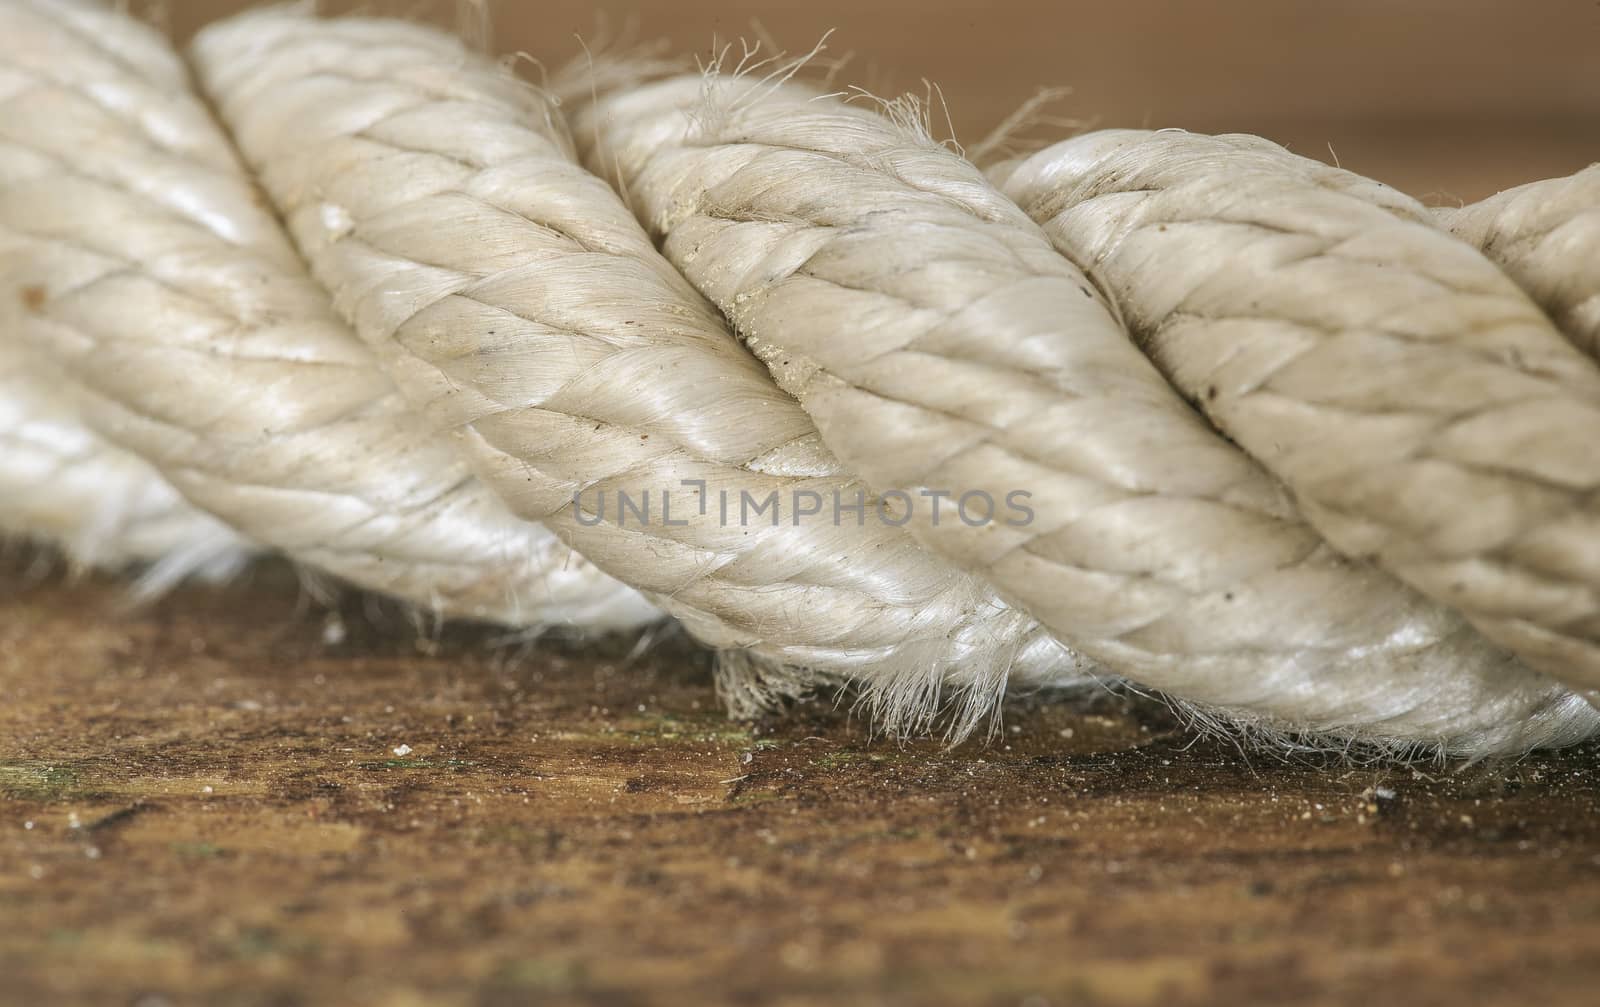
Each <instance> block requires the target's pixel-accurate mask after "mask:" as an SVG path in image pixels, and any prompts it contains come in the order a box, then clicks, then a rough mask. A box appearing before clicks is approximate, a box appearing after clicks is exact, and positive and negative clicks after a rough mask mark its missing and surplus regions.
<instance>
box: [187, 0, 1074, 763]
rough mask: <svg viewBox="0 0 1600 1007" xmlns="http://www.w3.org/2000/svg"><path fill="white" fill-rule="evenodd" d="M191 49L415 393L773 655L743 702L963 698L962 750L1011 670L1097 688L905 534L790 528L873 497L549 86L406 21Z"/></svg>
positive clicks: (704, 631)
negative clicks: (741, 505) (821, 685)
mask: <svg viewBox="0 0 1600 1007" xmlns="http://www.w3.org/2000/svg"><path fill="white" fill-rule="evenodd" d="M194 55H195V63H196V66H197V68H198V69H199V72H200V76H201V80H202V83H203V85H204V87H205V88H206V90H207V91H208V93H209V94H210V96H211V97H212V99H213V101H214V102H215V103H216V106H217V108H218V109H219V111H220V114H221V115H222V116H223V118H224V120H225V121H226V122H227V124H228V126H229V127H230V128H231V129H232V131H233V134H234V136H235V137H236V138H237V140H238V143H239V145H240V147H241V149H242V150H243V151H244V153H245V156H246V157H247V158H248V159H249V161H250V163H251V165H252V166H253V167H254V168H255V169H256V171H257V172H258V173H259V177H260V178H261V180H262V183H263V184H264V186H265V187H266V189H267V190H268V192H269V193H270V194H271V195H272V198H273V199H274V201H275V202H276V203H277V205H278V207H279V210H280V212H281V213H282V214H283V216H284V218H285V219H286V221H287V222H288V225H289V227H290V230H291V231H292V233H293V234H294V235H295V237H296V239H297V240H298V242H299V244H300V247H301V248H302V249H303V250H304V252H305V253H306V255H307V257H308V259H309V260H310V261H311V263H312V264H313V267H314V269H315V272H316V274H317V276H318V277H319V278H320V279H321V280H322V281H323V282H324V283H326V284H327V285H328V287H329V289H331V290H333V291H334V292H335V295H336V300H337V302H338V303H339V305H340V307H341V309H342V310H343V311H344V312H345V313H346V315H347V316H349V317H350V318H351V319H352V320H353V321H354V323H355V325H356V327H357V329H358V331H360V333H361V334H362V335H363V337H365V338H366V339H367V340H368V341H369V342H370V343H371V344H372V345H373V346H374V347H375V348H376V349H377V351H378V353H379V355H380V357H381V358H382V359H383V361H384V363H385V365H386V366H387V367H388V368H389V370H390V372H391V373H392V374H394V375H395V377H396V379H397V381H398V383H399V384H400V386H401V387H402V389H403V390H404V391H405V392H406V394H407V396H408V397H409V398H410V400H411V402H412V404H413V405H414V406H416V407H417V408H418V409H420V410H422V411H424V412H426V413H427V414H428V415H429V416H430V417H431V418H432V420H433V421H434V422H435V423H436V424H438V425H439V426H441V427H446V428H451V429H460V430H463V431H464V432H465V437H464V442H465V444H466V445H467V446H468V449H469V451H470V453H471V456H472V458H473V460H474V463H475V467H476V469H477V471H478V472H479V473H480V475H481V476H482V477H483V478H484V479H485V480H486V481H487V482H488V484H489V485H491V486H493V487H494V488H495V489H496V490H497V491H498V492H499V493H500V494H501V495H502V496H503V497H504V498H505V499H506V500H507V501H508V502H509V503H510V504H511V505H512V507H513V508H514V509H515V510H516V512H517V513H519V514H521V515H522V516H524V517H527V518H530V519H537V520H540V521H543V522H545V523H546V524H547V525H548V526H549V527H551V528H552V529H554V530H556V531H557V532H558V533H559V534H560V535H561V536H562V537H563V538H564V539H565V540H566V541H567V542H568V543H570V544H571V545H572V546H574V547H575V548H577V549H579V550H580V551H581V552H582V553H583V554H584V555H585V556H587V557H589V558H590V559H591V560H592V561H594V562H595V563H597V564H598V565H599V566H600V567H601V568H602V569H605V570H608V571H611V572H612V573H614V574H616V575H617V576H619V577H623V578H626V579H627V580H628V581H629V582H630V583H632V584H634V585H635V586H638V587H640V588H642V589H644V590H646V591H647V592H649V594H650V597H652V598H653V599H654V600H656V601H657V602H658V604H660V605H661V607H662V608H663V609H664V610H666V611H667V612H669V613H671V614H672V615H674V616H676V617H678V618H679V619H680V620H681V621H682V622H683V623H684V624H685V625H686V626H687V627H688V629H689V630H690V631H691V632H692V633H693V634H694V635H695V636H696V637H698V638H699V639H700V640H702V641H703V642H705V643H707V644H708V645H710V646H712V647H715V648H718V649H719V650H734V651H737V652H740V653H741V654H742V655H743V656H744V657H745V658H747V659H751V660H754V661H755V662H756V666H755V667H754V668H751V667H750V666H749V664H748V662H746V663H741V664H738V665H737V666H738V667H741V668H745V669H747V674H746V676H745V677H744V681H743V683H742V685H741V684H738V683H730V684H731V685H732V687H733V689H734V690H735V691H737V692H740V693H752V694H753V693H754V692H757V691H759V689H756V688H755V687H758V686H762V685H765V686H766V687H767V688H776V690H777V691H778V692H793V691H796V690H797V689H798V688H799V687H800V686H801V685H802V684H803V683H804V682H805V681H806V680H808V679H811V678H814V677H821V678H823V679H839V678H845V677H849V678H853V679H856V680H859V681H861V682H862V683H863V684H864V685H866V687H867V689H868V696H869V701H871V702H872V703H873V705H874V706H875V707H876V708H877V709H878V710H879V712H880V713H881V714H882V716H881V718H880V720H881V721H882V722H885V723H887V725H888V726H890V727H891V728H899V729H909V728H912V727H915V726H918V725H920V724H921V723H923V722H924V721H925V720H926V718H927V717H928V716H929V715H931V714H932V713H933V711H935V710H938V709H939V708H941V706H945V705H950V704H951V703H952V702H953V703H954V704H955V705H957V706H959V708H960V710H959V711H958V713H957V715H956V716H955V718H954V719H953V721H952V729H953V732H954V734H955V735H956V736H960V735H962V734H964V733H965V732H966V731H967V730H969V729H970V728H971V727H972V726H973V725H974V724H975V723H977V722H978V720H979V719H980V718H981V717H982V716H983V715H985V714H987V713H989V712H990V711H992V710H993V709H994V708H995V705H996V704H995V699H996V694H997V693H998V691H999V690H1001V689H1003V688H1004V686H1005V684H1006V682H1007V680H1008V678H1009V677H1012V676H1015V677H1016V678H1018V679H1020V680H1021V681H1023V682H1055V683H1061V682H1066V681H1072V680H1075V679H1077V678H1079V677H1081V671H1080V669H1079V665H1078V662H1077V661H1076V660H1075V659H1074V658H1073V657H1072V656H1071V655H1070V654H1069V653H1068V652H1067V651H1066V650H1065V649H1064V648H1062V647H1061V646H1060V645H1059V644H1057V643H1055V641H1054V640H1052V639H1051V638H1050V637H1049V636H1048V635H1047V634H1046V633H1044V632H1043V631H1042V630H1041V629H1040V628H1039V627H1038V625H1037V623H1035V622H1034V620H1033V619H1031V618H1030V617H1028V616H1027V615H1026V614H1025V613H1022V612H1019V611H1017V610H1016V609H1013V608H1010V607H1009V606H1007V605H1005V604H1004V603H1003V602H1001V601H1000V600H999V599H998V598H997V597H995V596H994V594H993V592H992V591H991V590H990V589H989V588H988V587H987V586H986V585H984V584H982V583H981V582H979V581H977V580H976V579H975V578H973V577H971V576H970V575H968V574H965V573H962V572H961V571H959V570H957V569H955V568H953V567H951V566H949V565H948V564H946V563H944V562H942V561H940V560H938V559H937V558H935V557H934V556H932V555H931V554H928V553H926V552H924V551H923V550H922V549H920V548H919V547H918V546H917V545H916V543H915V542H913V541H912V540H911V539H910V537H909V536H907V535H906V534H905V533H904V532H902V531H899V530H898V529H895V528H893V527H890V526H888V525H885V524H882V523H880V522H878V521H876V520H873V521H870V522H867V523H866V524H865V525H864V526H860V525H858V523H857V522H856V521H853V520H849V519H846V520H843V521H840V522H837V523H836V522H834V521H832V520H830V519H828V518H825V517H824V518H819V519H812V520H805V521H801V520H798V519H794V518H791V516H790V515H789V513H788V512H787V508H788V507H789V503H788V501H791V500H792V499H793V495H794V493H796V492H807V493H811V494H815V498H816V499H819V500H826V501H829V502H830V504H831V501H832V500H833V499H834V496H835V494H839V495H840V497H841V498H842V499H844V500H854V499H857V498H859V497H861V496H863V495H864V491H863V489H862V488H861V487H860V486H859V484H858V483H856V482H855V481H854V479H853V478H852V477H851V476H850V474H849V473H847V472H845V471H843V470H842V469H841V467H840V466H839V464H838V462H837V461H835V460H834V458H833V457H832V456H831V455H830V454H829V453H828V452H827V451H826V449H824V448H823V447H822V445H821V443H820V440H819V438H818V435H817V432H816V429H815V427H814V426H813V425H812V423H811V421H810V419H809V418H808V417H807V416H806V414H805V412H804V411H803V410H801V409H800V407H799V406H798V405H797V404H796V403H795V402H794V401H793V400H792V399H791V398H789V397H788V396H787V395H785V394H784V393H783V392H782V391H780V390H779V389H778V388H776V387H775V386H774V385H773V383H772V381H771V380H770V379H769V378H768V377H767V375H766V373H765V371H764V370H763V369H762V367H761V365H760V363H759V362H757V361H755V360H754V359H752V358H751V357H750V356H749V355H748V354H747V353H746V352H745V351H744V350H743V349H742V348H741V347H740V346H739V344H738V342H737V341H736V340H735V339H734V338H733V337H732V336H731V335H730V334H729V333H728V331H727V329H726V328H725V327H724V325H723V323H722V321H721V319H720V317H719V316H718V315H717V313H716V311H715V309H713V308H711V307H710V306H709V305H708V304H706V303H705V301H704V300H703V299H702V298H701V297H700V296H699V295H698V294H697V293H695V291H694V290H693V289H692V288H690V287H689V286H688V285H687V284H686V283H685V282H684V280H683V279H682V277H681V276H680V275H679V274H678V273H677V271H676V270H675V269H673V268H672V266H670V265H668V264H667V263H666V262H665V260H663V259H662V258H661V256H660V255H659V254H658V253H657V252H656V251H655V249H654V248H653V247H652V246H651V244H650V241H649V239H648V238H647V237H646V236H645V234H644V232H643V231H642V230H641V229H640V227H639V225H638V223H637V222H636V221H635V220H634V219H633V217H632V215H631V214H630V213H629V212H628V210H627V209H626V208H625V207H624V206H623V205H622V203H621V202H620V201H619V200H618V199H617V197H616V195H615V194H614V193H613V192H612V191H611V190H610V189H609V188H608V187H607V186H606V185H605V183H604V182H602V181H601V180H599V179H598V178H595V177H594V176H592V175H590V174H588V173H587V172H585V171H584V170H583V169H582V168H581V167H579V166H578V165H577V163H576V162H575V159H574V156H573V154H572V152H571V149H570V144H569V142H568V140H567V138H566V135H565V132H564V129H563V127H562V125H561V123H560V122H559V117H558V116H557V115H556V114H555V113H554V111H553V110H552V109H551V108H550V106H549V105H548V104H547V102H546V99H544V98H543V97H542V96H540V95H538V94H537V93H535V92H533V91H532V90H531V89H529V88H528V87H526V86H525V85H523V84H520V83H519V82H517V81H516V80H514V79H513V78H512V77H511V76H510V75H509V74H508V73H506V72H505V71H504V70H503V69H502V68H500V67H498V66H495V65H494V64H492V63H489V62H488V61H487V60H484V59H482V58H480V57H477V56H475V55H474V54H472V53H470V52H468V51H467V50H466V49H465V48H464V47H463V46H462V45H461V44H460V42H458V41H457V40H456V39H454V38H452V37H449V36H446V35H444V34H442V33H438V32H434V31H431V30H429V29H427V28H424V27H421V26H417V25H411V24H405V23H401V22H393V21H371V20H341V21H332V22H328V21H319V20H317V19H315V18H311V17H306V16H302V15H299V14H296V13H294V12H292V11H285V10H265V11H259V12H255V13H252V14H249V15H246V16H243V17H240V18H237V19H234V20H232V21H230V22H227V23H225V24H221V25H217V26H213V27H211V28H209V29H208V30H206V31H205V32H203V33H202V34H201V35H200V36H199V37H198V38H197V40H196V42H195V45H194ZM330 222H332V223H331V224H330ZM695 481H698V482H699V483H702V484H703V485H704V486H705V487H706V490H707V493H708V494H709V497H710V499H709V500H708V501H707V502H706V503H703V504H701V505H700V506H696V503H697V501H699V499H700V498H699V497H698V496H697V491H696V490H694V489H692V488H690V487H689V486H687V485H686V484H687V483H689V482H695ZM723 490H726V491H729V492H730V493H738V492H740V491H745V492H749V493H750V494H751V495H752V496H753V497H756V498H764V497H766V496H767V495H768V494H769V493H772V492H777V493H778V495H779V499H780V500H781V501H784V503H782V507H783V508H785V510H784V512H783V513H782V514H781V515H780V516H779V518H777V519H775V520H779V521H781V523H779V524H778V525H777V526H775V527H774V526H771V525H768V524H764V523H763V522H762V520H761V519H759V518H758V519H754V520H724V518H723V516H722V513H721V506H720V493H721V491H723ZM664 491H670V492H671V493H672V494H673V495H672V497H671V499H673V500H674V501H675V511H674V516H673V518H672V521H673V522H674V523H668V522H667V520H665V515H664V514H662V513H661V512H660V508H661V506H662V503H661V499H662V494H663V492H664ZM619 492H620V493H626V494H628V496H629V497H630V498H631V499H633V500H640V499H643V498H645V497H646V495H650V496H654V497H655V498H656V507H657V513H656V515H655V518H654V520H652V521H650V522H648V523H645V522H640V521H639V520H638V519H637V518H635V519H634V520H633V521H632V522H629V521H628V520H627V519H625V518H623V517H622V515H621V514H620V513H619V507H618V504H617V499H618V494H619ZM575 494H578V495H579V499H580V500H581V501H583V503H582V506H583V507H584V508H585V512H586V514H587V520H585V521H579V520H578V517H579V515H577V514H576V513H575V508H574V497H575ZM606 499H609V500H610V503H609V505H608V506H603V505H602V501H604V500H606ZM601 518H603V520H600V519H601ZM785 667H788V668H793V669H797V671H796V672H793V673H788V674H786V673H784V672H783V671H781V670H780V669H782V668H785ZM752 676H753V677H752ZM795 676H798V677H795ZM763 680H764V681H763ZM951 690H954V691H955V696H954V697H951V695H950V693H951Z"/></svg>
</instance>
